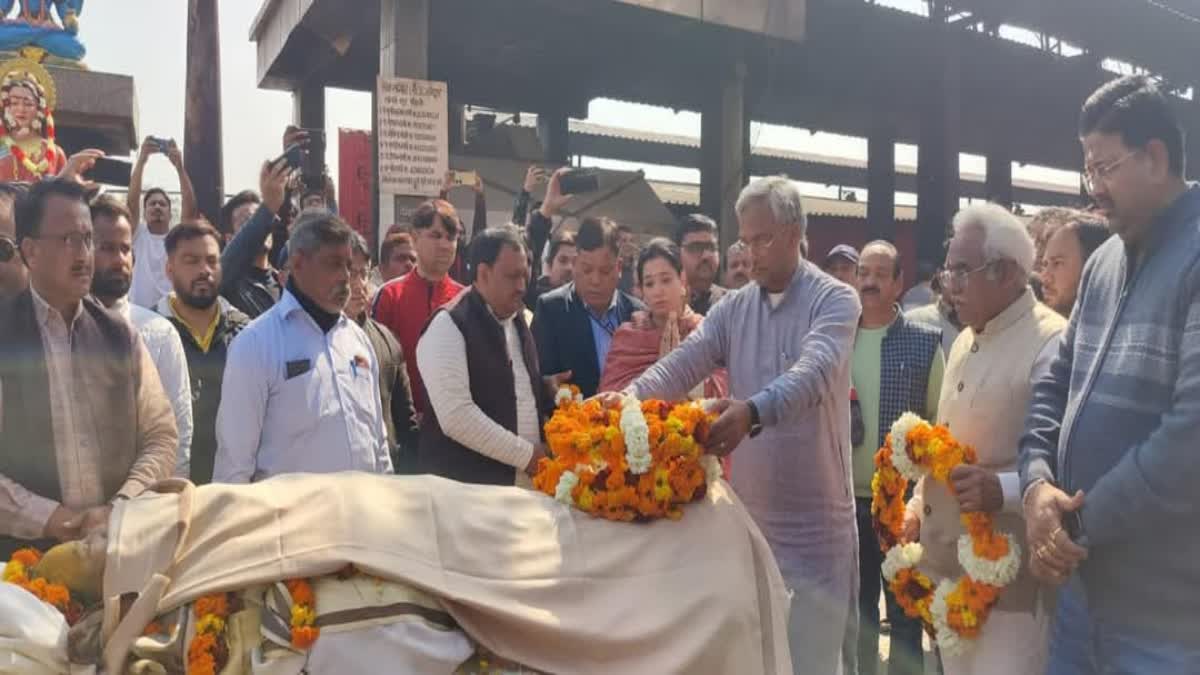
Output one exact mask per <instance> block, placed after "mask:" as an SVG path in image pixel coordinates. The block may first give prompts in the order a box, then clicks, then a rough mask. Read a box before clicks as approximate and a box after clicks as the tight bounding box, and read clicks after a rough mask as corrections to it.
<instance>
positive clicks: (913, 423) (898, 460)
mask: <svg viewBox="0 0 1200 675" xmlns="http://www.w3.org/2000/svg"><path fill="white" fill-rule="evenodd" d="M924 423H925V420H923V419H921V417H920V416H919V415H915V414H913V413H910V412H906V413H904V414H903V415H901V416H900V419H898V420H896V421H895V422H893V423H892V466H894V467H896V471H899V472H900V475H901V476H904V477H905V478H907V479H909V480H911V481H916V480H919V479H920V478H921V476H922V475H924V471H923V470H922V469H921V467H919V466H917V465H916V464H913V463H912V460H910V459H909V458H908V433H909V432H910V431H912V430H913V429H915V428H917V427H918V426H920V425H921V424H924Z"/></svg>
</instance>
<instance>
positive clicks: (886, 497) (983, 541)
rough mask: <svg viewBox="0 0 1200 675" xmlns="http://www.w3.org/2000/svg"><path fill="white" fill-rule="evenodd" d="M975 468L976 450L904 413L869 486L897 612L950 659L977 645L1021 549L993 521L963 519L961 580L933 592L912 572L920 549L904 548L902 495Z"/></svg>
mask: <svg viewBox="0 0 1200 675" xmlns="http://www.w3.org/2000/svg"><path fill="white" fill-rule="evenodd" d="M975 461H976V456H975V450H974V449H973V448H971V447H970V446H967V445H962V444H960V443H959V442H958V441H956V440H955V439H954V437H953V436H951V435H950V431H949V430H948V429H946V428H945V427H943V426H936V427H935V426H933V425H931V424H929V423H928V422H926V421H925V420H923V419H921V418H920V417H918V416H917V415H914V414H913V413H905V414H904V415H902V416H901V417H900V419H898V420H896V422H895V424H893V425H892V430H891V433H890V434H888V436H887V439H886V440H885V442H884V446H883V447H882V448H880V449H879V451H878V452H877V453H875V475H874V476H872V478H871V519H872V524H873V526H874V529H875V533H876V535H877V536H878V537H879V544H880V548H881V549H882V550H883V552H884V554H885V555H884V561H883V567H882V572H883V577H884V579H885V580H886V581H887V582H888V587H889V588H890V589H891V591H892V593H893V594H894V595H895V596H896V602H897V604H899V605H900V606H901V607H902V608H903V609H904V612H905V613H906V614H908V615H909V616H911V617H913V618H919V619H920V620H921V621H922V623H924V624H925V629H926V630H927V631H928V632H929V634H930V635H931V636H933V637H934V638H935V639H936V640H937V643H938V646H939V647H940V648H941V649H942V651H944V652H946V653H949V654H961V653H963V652H965V651H966V650H967V649H969V648H970V646H971V641H972V640H974V639H975V638H977V637H979V632H980V630H982V628H983V625H984V623H985V622H986V621H987V617H988V614H989V613H990V612H991V610H992V608H993V607H994V606H995V604H996V602H997V600H999V598H1000V592H1001V591H1002V590H1003V588H1004V587H1005V586H1007V585H1008V584H1010V583H1012V582H1013V580H1015V579H1016V577H1017V574H1018V573H1019V571H1020V567H1021V551H1020V547H1019V546H1018V545H1017V542H1016V540H1015V539H1014V538H1013V537H1012V535H1009V534H1005V533H1002V532H997V531H996V529H995V528H994V527H993V523H992V517H991V515H989V514H987V513H964V514H962V516H961V518H962V523H963V527H964V528H965V529H966V534H964V535H962V536H961V537H959V539H958V562H959V564H960V565H962V568H963V572H964V574H962V575H961V576H960V577H958V578H957V579H954V580H951V579H945V580H943V581H942V582H941V583H939V584H937V585H936V586H935V585H934V583H933V581H932V580H931V579H930V578H929V577H928V576H926V575H925V574H924V573H922V572H921V571H920V570H918V569H917V565H918V564H919V563H920V562H921V558H922V556H923V554H924V549H923V548H922V546H921V545H920V544H916V543H905V542H902V541H901V537H902V533H903V530H904V512H905V508H906V504H905V493H906V492H907V491H908V486H909V482H910V481H916V480H918V479H920V478H921V477H923V476H928V477H930V478H932V479H933V480H936V481H938V482H939V483H942V484H944V485H946V486H947V487H949V485H950V483H949V482H948V481H949V477H950V472H951V471H953V470H954V468H955V467H957V466H959V465H960V464H973V463H975Z"/></svg>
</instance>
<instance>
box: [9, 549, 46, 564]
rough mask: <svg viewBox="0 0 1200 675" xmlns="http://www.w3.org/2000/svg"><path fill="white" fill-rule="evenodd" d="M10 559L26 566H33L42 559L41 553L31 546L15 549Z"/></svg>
mask: <svg viewBox="0 0 1200 675" xmlns="http://www.w3.org/2000/svg"><path fill="white" fill-rule="evenodd" d="M12 560H16V561H17V562H19V563H21V564H22V565H24V566H25V567H26V569H28V568H30V567H35V566H36V565H37V564H38V563H39V562H41V560H42V554H41V553H38V552H37V550H35V549H32V548H22V549H17V550H16V551H15V552H14V553H13V554H12Z"/></svg>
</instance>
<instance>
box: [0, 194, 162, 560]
mask: <svg viewBox="0 0 1200 675" xmlns="http://www.w3.org/2000/svg"><path fill="white" fill-rule="evenodd" d="M17 242H18V246H19V247H20V251H21V257H22V259H24V261H25V263H26V264H27V265H28V267H29V273H30V274H29V277H30V287H29V288H28V289H27V290H25V291H22V292H21V293H19V294H18V295H17V296H16V297H14V298H12V299H11V300H9V301H6V302H5V303H4V304H2V305H0V559H3V560H7V559H8V557H9V555H10V554H11V553H12V551H13V550H14V549H16V548H18V547H20V546H23V545H33V546H36V547H39V548H42V547H45V546H48V545H51V544H53V543H56V542H58V541H67V540H71V539H77V538H80V537H82V536H83V535H84V534H86V533H87V531H88V530H89V529H91V528H94V527H98V526H101V525H105V524H107V522H108V513H109V511H110V509H111V508H112V507H111V504H112V502H113V501H115V500H117V499H128V498H130V497H134V496H136V495H138V494H139V493H141V492H142V491H143V490H145V489H146V487H148V486H150V485H152V484H153V483H155V482H157V481H159V480H162V479H164V478H167V477H169V476H170V475H171V473H172V471H173V470H174V468H175V451H176V444H177V442H178V437H177V432H176V429H175V415H174V413H173V412H172V411H171V406H170V404H169V403H168V400H167V397H166V395H165V394H164V393H163V388H162V384H161V383H160V382H159V379H158V372H157V371H156V370H155V368H154V363H153V362H152V361H151V360H150V355H149V353H148V352H147V350H146V348H145V346H143V344H142V341H141V339H140V338H139V337H138V335H137V333H136V331H135V330H134V329H133V327H132V326H131V325H130V324H129V323H128V322H127V321H125V320H124V319H123V318H121V317H120V316H118V315H116V314H114V313H111V312H109V311H108V310H106V309H104V307H103V306H102V305H101V304H100V303H99V302H97V301H96V300H94V299H93V298H90V297H87V295H88V292H89V291H90V290H91V285H92V219H91V214H90V212H89V211H88V205H87V202H86V201H85V198H84V190H83V187H82V186H81V185H79V184H77V183H73V182H68V181H59V180H52V181H42V182H39V183H37V184H36V185H34V186H33V188H32V189H31V190H30V191H29V194H28V195H27V196H26V197H24V198H23V199H22V201H21V202H20V204H19V205H18V207H17ZM29 540H38V541H32V542H31V541H29Z"/></svg>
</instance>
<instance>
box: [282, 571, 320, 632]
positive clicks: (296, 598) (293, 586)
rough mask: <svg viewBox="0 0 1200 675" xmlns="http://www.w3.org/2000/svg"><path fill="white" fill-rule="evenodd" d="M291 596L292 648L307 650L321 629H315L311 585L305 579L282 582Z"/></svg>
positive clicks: (313, 597) (313, 600) (314, 611)
mask: <svg viewBox="0 0 1200 675" xmlns="http://www.w3.org/2000/svg"><path fill="white" fill-rule="evenodd" d="M283 583H284V585H285V586H287V589H288V594H289V595H291V596H292V617H291V626H292V646H293V647H295V648H297V649H308V648H309V647H311V646H313V643H314V642H316V641H317V637H318V636H319V635H320V633H321V629H319V628H317V626H316V623H317V600H316V596H315V595H313V589H312V584H311V583H309V582H308V580H306V579H288V580H286V581H284V582H283Z"/></svg>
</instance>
